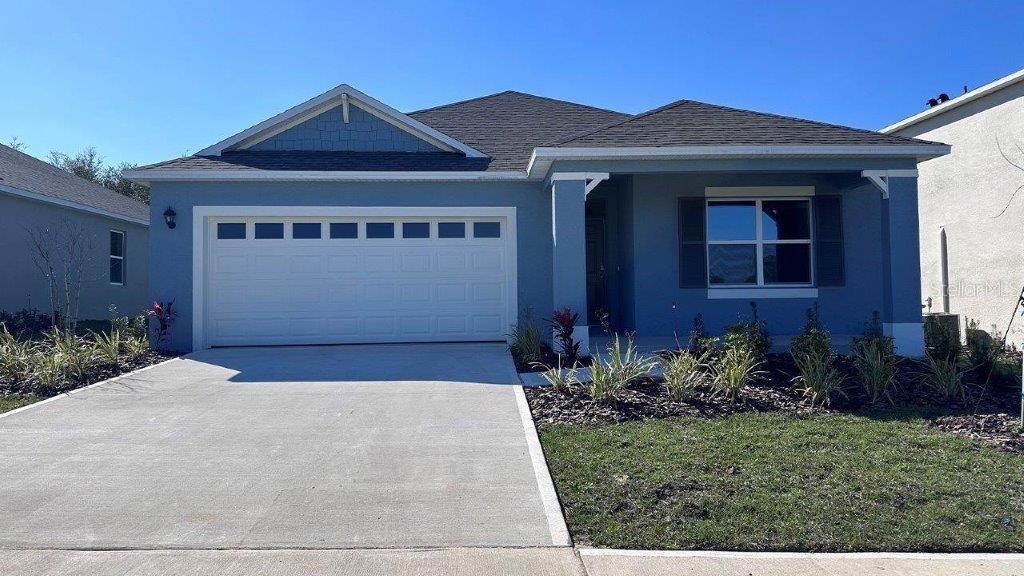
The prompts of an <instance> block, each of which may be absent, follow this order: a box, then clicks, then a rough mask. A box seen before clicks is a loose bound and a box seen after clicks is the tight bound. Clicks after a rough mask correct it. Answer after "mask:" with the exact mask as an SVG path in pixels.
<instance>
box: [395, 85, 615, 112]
mask: <svg viewBox="0 0 1024 576" xmlns="http://www.w3.org/2000/svg"><path fill="white" fill-rule="evenodd" d="M508 94H515V95H516V96H528V97H530V98H536V99H538V100H547V101H548V102H552V103H554V104H568V105H569V106H577V107H579V108H586V109H588V110H594V111H595V112H608V113H611V114H621V115H623V116H626V117H632V116H630V115H629V114H628V113H626V112H620V111H618V110H612V109H611V108H601V107H600V106H591V105H590V104H581V103H579V102H572V101H570V100H561V99H558V98H551V97H549V96H541V95H539V94H531V93H529V92H521V91H519V90H502V91H501V92H495V93H493V94H485V95H483V96H477V97H475V98H467V99H465V100H459V101H457V102H449V103H447V104H439V105H437V106H431V107H430V108H424V109H422V110H414V111H412V112H406V115H408V116H411V115H413V114H420V113H423V112H434V111H436V110H443V109H445V108H451V107H453V106H459V105H461V104H469V103H471V102H477V101H479V100H486V99H488V98H495V97H498V96H505V95H508Z"/></svg>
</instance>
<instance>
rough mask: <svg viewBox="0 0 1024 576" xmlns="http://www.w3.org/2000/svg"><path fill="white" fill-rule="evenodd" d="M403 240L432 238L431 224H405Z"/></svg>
mask: <svg viewBox="0 0 1024 576" xmlns="http://www.w3.org/2000/svg"><path fill="white" fill-rule="evenodd" d="M402 238H430V223H429V222H403V223H402Z"/></svg>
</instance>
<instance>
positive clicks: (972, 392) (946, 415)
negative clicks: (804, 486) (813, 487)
mask: <svg viewBox="0 0 1024 576" xmlns="http://www.w3.org/2000/svg"><path fill="white" fill-rule="evenodd" d="M837 366H838V368H839V369H840V370H841V371H842V372H843V373H844V374H846V375H847V377H848V382H849V388H848V390H847V391H846V395H845V396H840V397H837V398H834V399H833V401H832V403H831V405H830V406H829V407H828V408H822V407H816V408H811V407H810V406H808V404H807V402H806V401H805V400H804V398H803V396H802V394H801V393H800V392H798V391H796V390H794V389H793V387H792V385H791V381H792V378H793V375H795V374H796V372H797V371H796V368H795V366H794V365H793V362H792V359H791V358H790V357H789V355H788V354H773V355H771V356H770V357H769V360H768V362H767V365H766V368H765V371H766V374H765V375H764V376H763V377H762V378H760V379H759V380H758V381H757V382H755V383H754V384H752V385H750V386H748V387H747V388H746V389H745V390H744V392H743V394H742V396H741V397H740V398H739V399H738V400H737V401H736V402H735V403H733V402H730V401H729V400H727V399H725V398H724V397H722V396H716V395H714V394H713V393H712V392H711V391H710V390H697V391H695V393H694V394H693V395H692V396H691V397H690V398H688V399H686V400H685V401H682V402H676V401H673V400H672V399H671V398H670V397H669V395H668V393H667V391H666V390H665V387H664V385H663V383H662V380H661V379H658V378H650V379H644V380H643V381H641V382H638V383H636V384H633V385H632V386H630V388H629V389H628V390H626V391H625V392H623V394H622V396H621V397H620V398H619V399H618V401H616V402H615V403H607V402H598V401H595V400H594V399H593V398H592V397H591V396H590V394H589V393H588V392H587V389H586V386H584V385H576V386H572V387H571V388H570V389H569V390H566V391H555V390H552V389H551V388H550V387H546V386H545V387H532V388H531V387H528V388H526V389H525V391H526V397H527V399H528V400H529V403H530V409H531V411H532V412H533V417H534V420H536V422H537V423H538V425H541V426H544V425H551V424H577V425H578V424H608V423H619V422H626V421H631V420H645V419H656V418H669V417H678V416H691V417H716V416H724V415H729V414H735V413H738V412H773V411H787V412H794V413H798V414H812V413H822V412H847V413H865V412H866V411H869V410H870V411H878V410H887V409H892V408H893V407H892V406H890V405H889V404H887V403H886V404H883V405H881V406H878V405H871V404H870V402H869V401H868V398H866V397H865V396H864V393H863V392H862V391H861V390H860V389H859V387H858V386H857V384H856V379H855V378H854V374H855V373H854V369H853V366H852V364H851V362H850V360H849V359H848V358H845V357H841V358H839V359H838V361H837ZM917 372H918V368H917V367H916V366H915V364H914V363H913V362H912V361H909V360H904V361H902V362H901V363H900V375H899V381H900V382H901V383H902V385H901V387H900V388H899V389H898V390H897V391H896V392H895V398H894V400H895V408H896V409H899V408H911V409H921V408H926V409H928V411H930V410H934V412H935V413H936V415H935V416H934V417H931V418H930V420H929V426H931V427H934V428H936V429H939V430H943V431H945V432H949V433H953V434H958V435H961V436H965V437H967V438H971V439H973V440H978V441H982V442H985V443H988V444H992V445H995V446H998V447H1000V448H1002V449H1004V450H1009V451H1012V452H1016V453H1020V454H1024V431H1022V430H1021V428H1020V426H1019V417H1018V416H1017V415H1016V411H1017V409H1018V408H1019V404H1018V402H1019V399H1020V396H1019V391H1018V390H1016V389H1015V388H1014V387H1013V386H1008V385H1006V384H1005V383H1003V384H1000V385H999V386H998V387H997V386H990V387H988V389H985V388H984V387H983V386H981V385H980V384H977V383H973V384H969V386H968V390H969V397H968V399H967V401H965V402H962V403H945V402H943V401H942V400H940V399H939V398H937V397H935V396H934V394H933V393H932V392H931V391H930V390H928V389H927V388H924V387H923V386H922V385H921V384H920V383H919V377H918V375H917ZM992 388H996V390H992Z"/></svg>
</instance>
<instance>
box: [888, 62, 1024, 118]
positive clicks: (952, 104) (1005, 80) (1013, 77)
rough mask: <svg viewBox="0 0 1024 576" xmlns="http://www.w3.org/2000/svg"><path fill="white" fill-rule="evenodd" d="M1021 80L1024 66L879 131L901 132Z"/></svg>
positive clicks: (1023, 78) (1023, 76)
mask: <svg viewBox="0 0 1024 576" xmlns="http://www.w3.org/2000/svg"><path fill="white" fill-rule="evenodd" d="M1021 80H1024V68H1022V69H1020V70H1018V71H1016V72H1014V73H1013V74H1009V75H1007V76H1003V77H1002V78H1000V79H998V80H995V81H993V82H989V83H988V84H985V85H984V86H981V87H979V88H975V89H974V90H971V91H970V92H967V93H966V94H962V95H960V96H957V97H956V98H951V99H950V100H948V101H946V102H943V103H942V104H939V105H938V106H935V107H932V108H929V109H927V110H925V111H924V112H919V113H917V114H914V115H913V116H910V117H908V118H904V119H903V120H900V121H899V122H896V123H894V124H890V125H888V126H886V127H885V128H882V129H881V130H879V132H881V133H882V134H892V133H893V132H899V131H900V130H902V129H904V128H907V127H910V126H913V125H914V124H917V123H919V122H922V121H924V120H927V119H929V118H933V117H935V116H938V115H939V114H943V113H945V112H948V111H950V110H952V109H954V108H959V107H960V106H963V105H964V104H967V103H969V102H973V101H975V100H977V99H978V98H983V97H985V96H988V95H989V94H992V93H994V92H998V91H1000V90H1002V89H1003V88H1007V87H1009V86H1012V85H1014V84H1016V83H1017V82H1020V81H1021Z"/></svg>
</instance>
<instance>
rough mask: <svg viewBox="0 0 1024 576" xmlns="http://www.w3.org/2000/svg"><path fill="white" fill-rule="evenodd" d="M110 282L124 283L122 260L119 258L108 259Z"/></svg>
mask: <svg viewBox="0 0 1024 576" xmlns="http://www.w3.org/2000/svg"><path fill="white" fill-rule="evenodd" d="M110 282H111V283H113V284H124V260H122V259H120V258H111V259H110Z"/></svg>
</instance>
